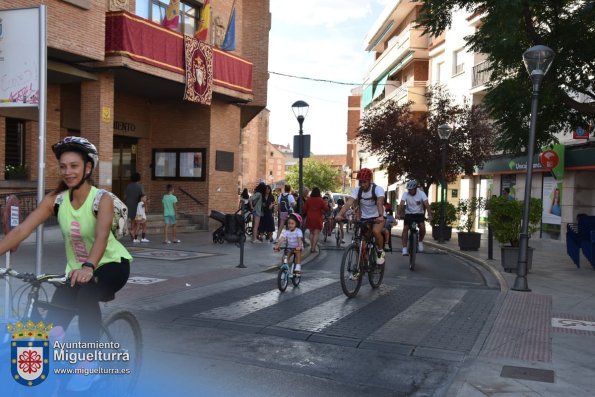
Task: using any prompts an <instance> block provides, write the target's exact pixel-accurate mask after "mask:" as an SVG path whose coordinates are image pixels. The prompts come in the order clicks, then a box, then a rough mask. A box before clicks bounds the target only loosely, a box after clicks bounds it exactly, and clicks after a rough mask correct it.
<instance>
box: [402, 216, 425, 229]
mask: <svg viewBox="0 0 595 397" xmlns="http://www.w3.org/2000/svg"><path fill="white" fill-rule="evenodd" d="M425 220H426V217H425V216H424V214H405V218H404V222H405V226H411V223H413V221H415V222H417V224H418V225H422V224H423V223H424V222H425Z"/></svg>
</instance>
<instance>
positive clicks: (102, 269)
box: [0, 136, 132, 391]
mask: <svg viewBox="0 0 595 397" xmlns="http://www.w3.org/2000/svg"><path fill="white" fill-rule="evenodd" d="M52 151H53V152H54V154H55V156H56V159H58V164H59V166H60V171H59V172H60V173H59V175H60V178H61V181H60V183H59V185H58V186H57V187H56V189H54V190H53V191H52V192H51V193H49V194H48V195H47V196H45V198H44V199H43V200H42V201H41V202H40V203H39V205H38V206H37V208H35V210H34V211H33V212H32V213H31V214H30V215H29V216H28V217H27V218H26V219H25V220H24V221H23V222H22V223H21V224H20V225H18V226H17V227H16V228H14V229H13V230H12V231H11V232H10V233H8V234H7V235H6V236H5V237H4V239H2V240H1V241H0V254H4V253H5V252H7V251H8V250H11V251H14V250H16V249H17V247H18V245H19V244H20V243H21V242H22V241H23V240H24V239H25V238H27V237H28V236H29V235H30V234H31V233H32V232H33V231H34V230H35V229H36V228H37V226H39V225H41V224H43V223H44V222H45V221H46V220H47V219H49V218H50V217H51V216H56V217H57V219H58V224H59V226H60V230H61V232H62V236H63V238H64V248H65V252H66V267H65V269H64V272H65V274H66V275H67V276H68V277H69V278H70V282H69V283H68V284H66V285H63V286H60V287H57V288H56V291H55V292H54V295H53V297H52V300H51V303H52V304H54V305H57V306H59V307H64V308H65V309H68V310H58V309H52V310H49V311H48V313H47V316H46V321H48V320H49V321H50V322H53V324H54V328H53V329H52V331H51V332H50V337H51V338H53V339H54V340H58V339H60V338H62V339H63V338H64V332H65V331H64V330H65V329H67V328H68V326H69V324H70V323H71V321H72V319H73V318H74V316H75V314H78V316H79V319H78V323H79V329H80V337H81V340H82V341H83V342H97V341H98V340H100V334H101V308H100V306H99V302H100V301H102V300H105V299H107V298H108V297H110V296H113V295H114V294H115V293H116V292H118V291H119V290H120V289H122V287H124V285H126V282H127V281H128V276H129V275H130V262H131V261H132V256H131V255H130V253H129V252H128V251H127V250H126V248H125V247H124V246H123V245H122V243H120V242H119V241H118V240H117V239H116V237H115V236H114V235H113V233H112V232H111V227H112V219H113V217H114V202H113V199H112V197H111V196H110V195H109V194H104V192H105V191H101V190H99V189H97V188H96V187H95V186H94V185H93V181H92V179H91V176H92V173H93V170H94V169H95V168H96V167H97V165H98V164H99V153H98V152H97V148H96V147H95V145H93V144H92V143H91V142H89V141H88V140H87V139H85V138H82V137H75V136H69V137H66V138H64V139H62V140H61V141H59V142H57V143H56V144H54V145H53V146H52ZM98 195H101V196H100V199H99V209H98V210H97V212H95V211H93V202H94V201H95V199H96V197H97V196H98ZM85 365H86V366H87V368H88V367H94V368H97V367H98V366H97V362H92V361H91V362H87V361H85ZM95 381H97V377H94V376H77V377H73V378H72V379H71V381H70V382H69V383H68V384H67V385H66V387H67V389H68V390H70V391H85V390H88V389H89V388H90V387H91V386H92V383H94V382H95Z"/></svg>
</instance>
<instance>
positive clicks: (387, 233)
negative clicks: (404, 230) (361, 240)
mask: <svg viewBox="0 0 595 397" xmlns="http://www.w3.org/2000/svg"><path fill="white" fill-rule="evenodd" d="M384 219H385V221H384V230H383V231H382V233H383V234H384V250H385V251H389V250H390V249H389V246H388V242H389V241H390V239H391V230H392V228H393V225H394V224H395V217H394V216H393V210H392V209H390V208H388V209H387V210H386V212H385V214H384Z"/></svg>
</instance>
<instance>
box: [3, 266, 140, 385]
mask: <svg viewBox="0 0 595 397" xmlns="http://www.w3.org/2000/svg"><path fill="white" fill-rule="evenodd" d="M6 277H14V278H17V279H20V280H22V281H23V282H24V283H25V284H23V285H22V286H21V287H19V288H17V289H16V290H15V292H14V293H13V294H12V298H11V300H12V304H11V315H12V316H13V317H15V318H16V320H19V321H21V322H22V323H26V322H27V321H29V320H31V321H33V322H34V323H36V324H37V323H38V322H39V321H42V320H44V318H45V315H46V314H47V311H48V310H50V309H57V310H64V311H69V312H74V311H75V310H73V309H72V308H69V307H64V306H59V305H56V304H53V303H51V302H50V301H49V300H48V294H47V291H46V290H45V288H44V287H43V285H44V284H46V285H47V284H52V285H54V286H56V287H59V286H62V285H64V284H67V283H70V280H69V279H67V278H66V277H65V276H64V275H56V274H42V275H39V276H36V275H35V274H33V273H18V272H17V271H15V270H14V269H5V268H0V279H5V278H6ZM25 293H26V295H25ZM40 295H42V296H43V298H41V299H40ZM25 296H26V301H23V298H25ZM15 298H17V299H15ZM113 299H114V296H113V295H112V296H111V297H109V298H107V299H106V300H104V301H103V302H109V301H111V300H113ZM99 342H103V343H110V346H119V348H118V349H117V351H116V353H125V352H126V353H128V355H129V358H130V359H129V361H125V362H124V361H117V362H106V364H105V365H106V367H108V366H110V365H111V366H112V368H113V369H114V370H118V371H120V373H122V371H127V372H129V373H128V374H126V375H117V376H113V375H103V376H101V377H100V378H99V379H98V380H97V382H96V383H94V384H93V389H94V390H100V391H101V392H102V393H103V394H104V395H106V396H127V395H131V394H132V392H133V390H134V387H135V386H136V383H137V381H138V377H139V375H140V368H141V361H142V332H141V328H140V324H139V323H138V320H137V319H136V317H135V316H134V314H132V313H130V312H128V311H118V312H115V313H112V314H111V315H110V316H109V317H107V319H105V320H104V321H103V322H102V324H101V337H100V340H99ZM106 367H104V368H106ZM77 376H83V375H77ZM52 378H54V379H55V381H56V382H57V390H58V393H57V395H69V394H68V393H69V392H70V391H68V390H67V382H61V379H60V377H59V376H53V377H52ZM48 381H49V379H48Z"/></svg>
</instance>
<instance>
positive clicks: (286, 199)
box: [277, 185, 296, 236]
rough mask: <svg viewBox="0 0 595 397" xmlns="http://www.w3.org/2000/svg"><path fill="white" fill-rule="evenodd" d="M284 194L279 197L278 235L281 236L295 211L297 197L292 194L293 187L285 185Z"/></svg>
mask: <svg viewBox="0 0 595 397" xmlns="http://www.w3.org/2000/svg"><path fill="white" fill-rule="evenodd" d="M283 190H284V192H283V193H281V194H280V195H279V200H278V208H279V230H278V231H277V235H278V236H280V235H281V232H282V231H283V229H284V228H285V224H286V223H287V218H289V215H290V214H292V213H293V211H294V209H295V204H296V201H295V197H293V195H292V194H291V186H290V185H285V187H284V188H283Z"/></svg>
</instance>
